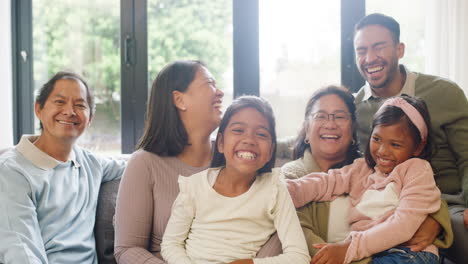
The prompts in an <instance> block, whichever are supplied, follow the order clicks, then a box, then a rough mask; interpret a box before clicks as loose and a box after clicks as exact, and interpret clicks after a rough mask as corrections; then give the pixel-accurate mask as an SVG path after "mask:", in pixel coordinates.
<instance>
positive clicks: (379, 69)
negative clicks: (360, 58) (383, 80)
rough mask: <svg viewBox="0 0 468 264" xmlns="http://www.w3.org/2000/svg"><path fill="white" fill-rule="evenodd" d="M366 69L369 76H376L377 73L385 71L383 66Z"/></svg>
mask: <svg viewBox="0 0 468 264" xmlns="http://www.w3.org/2000/svg"><path fill="white" fill-rule="evenodd" d="M365 69H366V72H367V73H368V74H374V73H377V72H381V71H382V70H383V69H384V66H382V65H381V66H373V67H366V68H365Z"/></svg>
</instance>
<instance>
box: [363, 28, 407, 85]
mask: <svg viewBox="0 0 468 264" xmlns="http://www.w3.org/2000/svg"><path fill="white" fill-rule="evenodd" d="M354 49H355V54H356V65H357V67H358V69H359V72H360V73H361V76H362V77H363V78H364V79H365V80H366V81H367V82H368V83H369V85H370V86H371V88H372V89H373V90H374V91H375V92H376V93H377V94H379V89H385V88H387V87H388V86H389V84H390V83H391V82H392V81H394V80H395V79H396V75H397V73H398V70H399V68H398V60H399V59H401V58H402V57H403V55H404V50H405V49H404V44H403V43H395V41H394V40H393V38H392V34H391V32H390V31H389V30H388V29H387V28H385V27H382V26H379V25H370V26H366V27H364V28H362V29H360V30H358V31H357V32H356V34H355V36H354Z"/></svg>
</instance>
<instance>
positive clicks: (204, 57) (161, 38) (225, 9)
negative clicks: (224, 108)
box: [148, 0, 233, 105]
mask: <svg viewBox="0 0 468 264" xmlns="http://www.w3.org/2000/svg"><path fill="white" fill-rule="evenodd" d="M182 59H195V60H201V61H203V62H204V63H205V64H206V65H207V68H208V69H209V70H210V71H211V73H212V74H213V76H214V77H215V78H216V80H217V85H218V87H219V88H220V89H222V90H223V91H224V92H225V100H224V101H225V103H224V105H227V104H226V101H227V100H226V99H228V98H229V99H230V98H232V90H233V88H232V87H233V77H232V71H233V70H232V4H231V1H230V0H212V1H163V0H149V1H148V74H149V78H148V80H149V82H150V85H149V86H151V82H153V80H154V79H155V78H156V75H157V73H158V72H159V71H160V70H161V68H162V67H163V66H164V65H166V64H167V63H169V62H171V61H174V60H182Z"/></svg>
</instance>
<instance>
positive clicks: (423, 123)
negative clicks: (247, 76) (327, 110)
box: [287, 96, 440, 264]
mask: <svg viewBox="0 0 468 264" xmlns="http://www.w3.org/2000/svg"><path fill="white" fill-rule="evenodd" d="M325 122H331V120H330V119H329V118H328V119H327V120H325ZM430 139H431V126H430V119H429V113H428V110H427V107H426V104H425V103H424V102H423V101H422V100H419V99H416V98H413V97H409V96H399V97H394V98H390V99H388V100H387V101H385V103H384V104H383V105H382V106H381V108H380V109H379V111H378V112H377V113H376V114H375V116H374V120H373V122H372V134H371V137H370V139H369V144H368V145H367V149H366V152H365V158H361V159H357V160H356V161H355V162H354V163H353V164H351V165H348V166H346V167H343V168H341V169H335V170H329V171H328V174H327V173H312V174H309V175H307V176H304V177H302V178H300V179H297V180H288V181H287V184H288V189H289V192H290V194H291V197H292V199H293V202H294V205H295V206H296V207H301V206H304V205H305V204H307V203H308V202H310V201H330V200H333V199H335V198H336V197H338V196H340V195H343V194H348V195H349V201H350V207H349V211H348V219H347V220H348V223H349V224H350V226H351V232H350V234H349V236H348V237H347V238H346V239H345V240H344V241H342V242H339V243H331V244H320V245H316V246H317V248H321V250H320V251H319V252H318V253H317V254H316V255H315V256H314V257H313V259H312V263H320V264H321V263H350V262H352V261H354V260H359V259H362V258H364V257H368V256H372V263H438V251H437V248H436V247H435V246H434V245H430V246H428V247H427V248H425V249H424V250H423V251H421V252H412V251H411V250H410V249H409V248H407V247H403V246H399V245H400V244H402V243H404V242H405V241H407V240H409V239H410V238H411V237H412V236H413V235H414V233H415V232H416V230H417V229H418V228H419V226H420V225H421V223H422V222H423V221H424V219H425V218H426V216H427V215H428V214H430V213H433V212H436V211H437V210H439V207H440V191H439V189H438V188H437V187H436V184H435V181H434V176H433V171H432V168H431V165H430V164H429V162H428V160H429V158H430V157H431V155H432V149H433V148H432V144H431V140H430ZM323 140H332V139H323Z"/></svg>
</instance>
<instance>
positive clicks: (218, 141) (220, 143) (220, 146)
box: [216, 133, 224, 153]
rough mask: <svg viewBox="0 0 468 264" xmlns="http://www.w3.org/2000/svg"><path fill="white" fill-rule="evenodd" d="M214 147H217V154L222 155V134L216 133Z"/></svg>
mask: <svg viewBox="0 0 468 264" xmlns="http://www.w3.org/2000/svg"><path fill="white" fill-rule="evenodd" d="M216 145H217V146H218V151H219V153H224V138H223V134H221V133H218V138H217V139H216Z"/></svg>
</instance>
